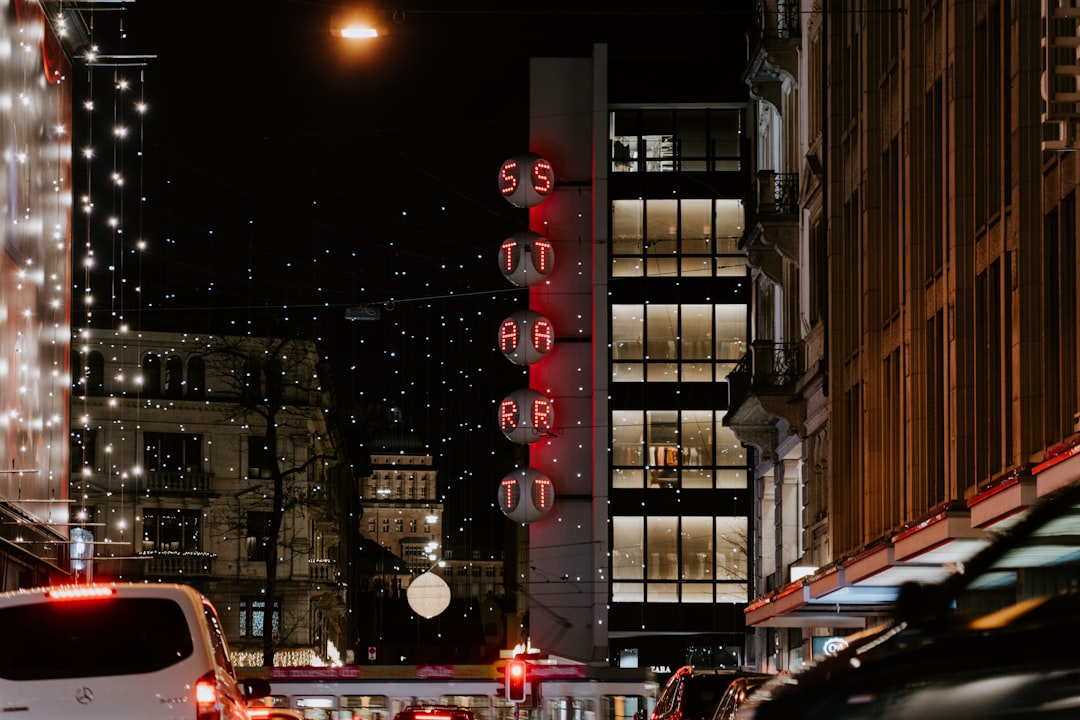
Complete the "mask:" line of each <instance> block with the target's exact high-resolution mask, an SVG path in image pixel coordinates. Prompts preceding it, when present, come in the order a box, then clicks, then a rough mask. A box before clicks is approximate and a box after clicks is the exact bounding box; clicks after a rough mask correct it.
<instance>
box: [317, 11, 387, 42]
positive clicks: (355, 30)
mask: <svg viewBox="0 0 1080 720" xmlns="http://www.w3.org/2000/svg"><path fill="white" fill-rule="evenodd" d="M330 33H331V34H333V35H335V36H337V37H340V38H345V39H346V40H369V39H373V38H377V37H379V36H380V35H381V34H382V33H381V32H380V24H379V23H378V22H377V20H376V18H375V14H374V13H372V12H370V11H353V12H345V13H339V14H337V15H334V16H333V17H332V18H331V19H330Z"/></svg>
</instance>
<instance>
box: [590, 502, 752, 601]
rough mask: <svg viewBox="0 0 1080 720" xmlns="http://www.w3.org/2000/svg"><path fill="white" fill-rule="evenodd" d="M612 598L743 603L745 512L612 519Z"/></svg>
mask: <svg viewBox="0 0 1080 720" xmlns="http://www.w3.org/2000/svg"><path fill="white" fill-rule="evenodd" d="M611 548H612V601H613V602H645V601H647V600H648V601H654V602H681V603H713V602H720V603H745V602H746V601H747V596H748V587H747V581H748V575H747V571H748V567H749V564H748V558H747V549H748V546H747V519H746V517H745V516H724V517H710V516H685V517H680V516H677V515H668V516H650V517H624V516H616V517H614V518H612V544H611Z"/></svg>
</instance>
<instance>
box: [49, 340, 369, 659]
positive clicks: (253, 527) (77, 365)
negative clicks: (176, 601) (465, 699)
mask: <svg viewBox="0 0 1080 720" xmlns="http://www.w3.org/2000/svg"><path fill="white" fill-rule="evenodd" d="M318 368H319V356H318V354H317V352H316V350H315V347H314V345H313V344H312V343H309V342H305V341H294V340H278V339H273V338H254V337H242V338H240V337H221V336H212V335H194V334H193V335H186V334H182V333H158V332H141V333H134V332H133V333H130V334H128V333H125V332H121V331H112V330H108V331H97V330H93V329H85V330H83V331H81V332H80V333H79V335H78V337H77V338H76V339H75V341H74V343H73V352H72V377H73V385H72V388H73V389H72V394H71V406H72V407H71V412H72V417H73V418H74V421H73V423H72V429H71V454H70V458H71V499H72V502H71V514H72V519H73V528H72V535H73V538H74V539H76V540H78V541H79V544H75V545H73V551H72V554H71V560H70V563H71V567H70V570H71V573H72V576H73V577H74V579H75V581H77V582H83V581H92V580H106V579H109V580H124V581H134V582H142V581H151V582H161V581H172V582H182V583H186V584H189V585H192V586H194V587H196V588H197V589H199V590H200V591H201V592H203V593H204V594H205V595H207V597H209V598H210V599H211V601H212V602H213V603H214V605H215V606H216V607H217V609H218V611H219V613H220V614H221V619H222V623H223V626H224V629H225V632H226V635H227V636H228V638H229V641H230V646H231V647H232V649H233V650H234V652H236V654H237V656H238V657H237V663H238V664H240V665H262V664H263V662H262V638H263V636H264V633H265V632H266V631H267V626H266V624H265V619H264V614H263V610H264V608H266V603H267V597H268V585H269V575H268V570H269V569H270V568H271V567H272V568H273V572H274V590H273V592H272V595H273V598H274V600H273V603H274V605H273V611H272V621H271V622H272V624H273V627H272V630H273V632H274V634H275V636H276V638H277V642H276V645H277V655H276V658H277V659H276V663H277V664H282V665H288V664H321V663H326V662H333V661H335V660H344V659H345V655H346V653H347V651H348V650H349V649H351V648H352V643H353V641H352V634H353V630H352V628H351V627H350V622H349V620H348V617H347V612H346V609H347V605H346V597H345V592H346V590H345V588H346V580H345V577H344V575H343V573H344V571H345V565H346V562H347V560H346V559H345V557H346V556H345V555H344V553H345V552H346V551H347V548H346V546H345V545H344V544H343V542H342V538H341V527H342V523H343V522H345V519H344V518H342V517H341V515H342V513H341V509H342V508H343V507H347V506H348V502H347V499H346V498H343V497H342V495H343V494H344V493H346V492H348V489H349V487H350V485H351V481H350V480H349V478H348V477H342V472H343V469H342V468H341V467H339V459H338V452H337V448H336V446H335V440H334V438H333V436H332V434H331V429H330V428H329V427H328V426H327V421H326V410H325V408H326V407H327V404H326V398H325V397H324V396H323V392H322V389H321V385H320V383H319V379H318ZM268 427H269V428H272V432H268ZM275 507H277V508H278V509H279V510H278V512H277V513H275ZM275 515H279V516H280V517H279V518H275ZM277 523H280V529H279V530H278V531H277V532H276V533H275V531H274V526H275V524H277Z"/></svg>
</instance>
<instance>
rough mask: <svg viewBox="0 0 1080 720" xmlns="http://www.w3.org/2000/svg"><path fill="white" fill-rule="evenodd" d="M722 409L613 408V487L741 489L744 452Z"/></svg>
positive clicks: (745, 474)
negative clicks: (725, 422) (725, 423)
mask: <svg viewBox="0 0 1080 720" xmlns="http://www.w3.org/2000/svg"><path fill="white" fill-rule="evenodd" d="M723 417H724V413H723V411H714V410H682V411H675V410H647V411H646V410H615V411H613V412H612V414H611V433H612V442H611V462H612V487H613V488H615V489H623V488H635V489H637V488H642V487H646V488H657V489H660V488H668V489H671V488H683V489H709V488H719V489H730V490H741V489H744V488H746V483H747V473H746V462H747V456H746V448H745V447H743V445H742V442H741V441H740V440H739V439H738V437H737V436H736V435H735V433H734V432H733V431H732V430H731V428H728V427H725V426H724V424H723Z"/></svg>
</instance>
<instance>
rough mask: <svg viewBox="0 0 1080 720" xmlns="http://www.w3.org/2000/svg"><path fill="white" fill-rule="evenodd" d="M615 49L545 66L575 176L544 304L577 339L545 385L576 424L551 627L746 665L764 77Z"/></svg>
mask: <svg viewBox="0 0 1080 720" xmlns="http://www.w3.org/2000/svg"><path fill="white" fill-rule="evenodd" d="M614 46H615V43H613V44H612V45H611V46H609V45H607V44H601V45H596V46H594V47H593V49H592V52H591V54H590V55H588V56H586V57H567V58H534V59H533V61H532V65H531V74H530V89H531V109H532V118H531V123H530V147H529V148H528V149H529V150H530V151H531V152H532V153H535V154H538V155H540V156H541V157H543V158H544V159H546V160H547V161H549V162H550V165H551V167H552V168H553V169H554V177H555V182H554V185H553V187H552V189H551V192H550V193H549V195H548V196H547V197H546V198H545V199H544V200H543V201H542V202H539V203H538V204H536V205H535V206H533V207H531V208H530V210H529V226H530V229H531V230H532V231H533V232H535V233H537V234H540V235H542V236H543V237H544V238H546V239H547V240H548V241H550V242H551V243H552V247H553V254H554V265H553V268H552V269H551V272H550V274H549V276H548V277H546V278H545V280H544V281H543V282H540V283H537V284H535V285H532V286H531V287H530V298H529V300H530V309H531V310H532V311H535V312H538V313H540V314H541V315H542V316H544V317H545V318H547V319H548V320H550V322H551V325H552V327H553V328H554V336H555V342H554V344H553V347H552V349H551V351H550V352H549V353H548V354H547V355H546V356H545V357H544V358H543V359H542V360H540V361H539V362H536V363H535V364H533V365H531V366H530V368H529V379H530V380H529V387H530V389H531V390H533V391H535V392H537V393H540V394H542V395H543V396H545V397H546V398H549V399H550V400H551V402H552V403H553V405H554V408H555V420H554V429H553V431H552V432H548V433H544V434H543V435H542V436H539V437H536V438H535V439H532V440H531V442H530V444H529V465H530V468H532V469H534V470H535V471H537V472H539V473H541V474H542V475H543V476H545V477H547V478H549V479H550V481H551V483H552V485H553V486H554V488H555V493H556V498H555V502H554V506H553V508H552V509H551V510H550V512H548V513H547V514H546V515H545V516H544V517H542V518H540V519H536V520H533V521H532V522H530V524H529V528H528V529H529V543H528V563H527V565H528V568H529V571H528V573H527V577H528V587H527V593H526V597H525V604H526V606H527V607H528V608H529V618H530V621H529V626H528V631H529V637H530V641H531V643H532V646H533V647H534V648H536V649H538V650H540V651H544V652H550V653H551V654H553V655H558V656H561V657H568V658H573V659H576V660H580V661H583V662H595V663H607V664H611V665H616V666H623V667H659V668H664V667H678V666H680V665H683V664H687V663H692V664H695V665H699V666H712V665H726V664H728V665H729V664H744V663H746V662H748V661H749V656H748V653H749V651H750V648H749V647H747V644H746V642H745V639H746V635H745V624H744V620H743V611H744V608H745V606H746V603H747V600H748V589H749V582H750V578H751V572H752V570H751V565H752V560H751V557H750V554H749V552H748V541H749V538H750V537H751V533H752V532H753V527H754V523H753V519H752V516H751V510H752V502H751V493H750V485H749V477H748V463H749V458H748V457H747V455H746V451H745V448H744V447H743V444H742V442H741V441H740V440H739V439H738V438H737V436H736V435H735V433H734V432H732V430H731V429H730V428H728V427H727V426H726V425H725V422H724V418H725V415H726V413H727V411H728V387H727V380H726V378H727V375H728V373H729V372H731V371H732V370H733V369H734V368H735V366H736V364H737V363H738V362H739V361H740V360H741V359H742V358H743V356H744V354H745V352H746V347H747V342H748V339H749V313H748V303H749V300H750V296H749V289H750V284H749V276H748V271H747V265H746V257H745V254H744V253H743V251H742V250H741V249H740V248H739V238H740V237H741V236H742V234H743V229H744V222H745V220H744V212H743V203H742V197H743V195H744V194H745V192H746V188H747V187H748V185H749V177H750V175H749V160H750V157H749V143H748V141H747V135H746V124H747V123H748V122H749V120H750V119H749V116H748V108H749V103H748V92H747V88H746V87H745V86H744V85H742V84H741V83H740V82H738V77H737V74H734V75H733V74H732V73H731V70H730V67H726V66H725V65H724V63H723V60H722V59H721V58H719V57H718V58H716V66H715V67H711V66H710V69H711V70H715V73H716V76H717V77H725V75H724V73H725V72H726V73H727V75H726V77H729V78H731V77H734V82H728V83H725V81H724V80H716V81H715V82H713V81H710V82H708V83H693V82H691V83H687V82H685V80H686V79H687V78H688V75H687V73H688V72H689V71H688V69H687V68H689V67H692V66H693V61H691V60H689V59H687V58H684V57H681V56H680V55H679V53H674V54H673V55H671V56H668V57H666V58H664V56H663V55H657V54H655V53H650V52H649V51H646V50H642V49H640V48H639V50H640V54H638V53H629V54H627V52H626V49H625V48H623V49H622V52H618V51H616V50H615V49H614ZM741 47H742V46H741V45H739V44H738V43H736V44H735V45H734V46H725V49H726V51H730V54H731V55H732V56H737V57H739V58H742V57H744V54H743V53H740V49H741ZM720 55H721V56H726V53H720ZM645 58H647V60H646V59H645ZM627 60H629V61H630V62H631V64H630V65H626V64H624V63H625V61H627ZM665 60H666V61H667V62H669V63H672V62H673V63H675V66H674V68H673V69H672V73H673V74H670V75H668V74H665V73H664V71H663V70H664V68H666V66H663V65H662V63H663V62H665ZM698 61H699V62H700V61H701V58H700V57H699V58H698ZM640 62H654V63H660V65H657V66H654V67H653V68H652V71H653V73H654V75H650V76H649V77H654V76H656V75H659V76H663V77H670V78H677V77H682V78H683V79H684V82H678V81H672V82H670V83H667V84H665V83H649V82H647V81H645V80H644V76H642V75H640V74H637V73H636V72H635V70H634V67H635V65H634V64H633V63H640ZM725 68H726V70H725ZM695 77H698V76H697V75H695ZM628 79H633V80H634V81H629V82H628ZM713 79H714V80H715V78H713Z"/></svg>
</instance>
